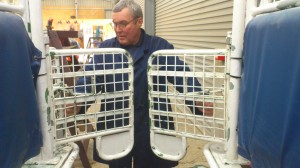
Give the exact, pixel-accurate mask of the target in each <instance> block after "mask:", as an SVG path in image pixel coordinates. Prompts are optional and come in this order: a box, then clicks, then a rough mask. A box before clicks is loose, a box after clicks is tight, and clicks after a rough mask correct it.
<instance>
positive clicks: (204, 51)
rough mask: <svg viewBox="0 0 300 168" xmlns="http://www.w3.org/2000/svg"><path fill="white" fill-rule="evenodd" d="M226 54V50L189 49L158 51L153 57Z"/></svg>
mask: <svg viewBox="0 0 300 168" xmlns="http://www.w3.org/2000/svg"><path fill="white" fill-rule="evenodd" d="M225 53H226V50H225V49H192V50H191V49H189V50H187V49H186V50H185V49H182V50H179V49H177V50H176V51H174V50H158V51H155V52H154V53H152V55H159V54H161V55H174V54H175V55H178V54H201V55H222V54H223V55H224V54H225Z"/></svg>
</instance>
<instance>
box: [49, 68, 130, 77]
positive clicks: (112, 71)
mask: <svg viewBox="0 0 300 168" xmlns="http://www.w3.org/2000/svg"><path fill="white" fill-rule="evenodd" d="M125 73H126V74H130V73H132V69H129V68H125V69H108V70H96V71H77V72H62V73H53V74H51V78H52V79H61V78H70V77H77V76H94V75H115V74H125Z"/></svg>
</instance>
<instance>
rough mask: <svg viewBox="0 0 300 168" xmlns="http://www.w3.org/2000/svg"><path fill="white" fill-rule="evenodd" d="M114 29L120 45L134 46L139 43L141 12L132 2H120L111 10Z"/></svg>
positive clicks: (127, 0)
mask: <svg viewBox="0 0 300 168" xmlns="http://www.w3.org/2000/svg"><path fill="white" fill-rule="evenodd" d="M112 19H113V23H114V29H115V32H116V35H117V38H118V41H119V42H120V44H121V45H124V46H128V45H135V44H137V43H138V42H139V39H140V35H141V29H140V28H141V26H142V24H143V12H142V9H141V7H140V6H139V5H138V4H137V3H135V2H134V1H133V0H121V1H120V2H118V3H117V4H116V5H115V7H114V8H113V13H112Z"/></svg>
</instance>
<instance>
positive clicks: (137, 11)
mask: <svg viewBox="0 0 300 168" xmlns="http://www.w3.org/2000/svg"><path fill="white" fill-rule="evenodd" d="M124 8H128V9H129V11H130V12H131V13H132V16H133V18H134V19H136V18H139V17H142V18H143V12H142V8H141V6H140V5H139V4H137V3H136V2H134V0H120V1H119V2H118V3H117V4H116V5H115V6H114V8H113V10H112V11H113V12H114V13H116V12H121V10H123V9H124Z"/></svg>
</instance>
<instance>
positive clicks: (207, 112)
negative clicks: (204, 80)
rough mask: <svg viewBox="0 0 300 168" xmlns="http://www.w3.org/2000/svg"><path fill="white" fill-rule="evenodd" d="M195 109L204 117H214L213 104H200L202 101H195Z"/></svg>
mask: <svg viewBox="0 0 300 168" xmlns="http://www.w3.org/2000/svg"><path fill="white" fill-rule="evenodd" d="M195 104H196V107H197V108H198V110H200V111H202V112H203V115H204V116H213V115H214V109H213V107H214V104H213V103H212V102H202V101H196V102H195Z"/></svg>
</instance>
